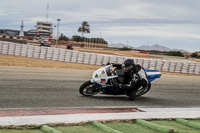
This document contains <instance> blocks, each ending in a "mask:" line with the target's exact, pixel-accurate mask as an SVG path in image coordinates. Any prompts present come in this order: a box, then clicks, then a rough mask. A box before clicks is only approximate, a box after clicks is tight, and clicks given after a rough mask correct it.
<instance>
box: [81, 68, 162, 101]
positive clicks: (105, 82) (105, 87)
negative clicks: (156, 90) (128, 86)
mask: <svg viewBox="0 0 200 133" xmlns="http://www.w3.org/2000/svg"><path fill="white" fill-rule="evenodd" d="M145 72H146V74H147V77H148V80H149V84H148V86H147V87H145V88H144V87H143V86H141V87H139V89H137V92H136V97H139V96H142V95H144V94H145V93H147V92H148V91H149V90H150V88H151V82H152V81H153V80H155V79H157V78H159V77H160V76H161V73H160V71H158V70H148V69H145ZM123 75H124V71H123V69H122V68H116V67H114V66H113V64H110V65H106V66H104V67H101V68H99V69H98V70H96V71H95V72H94V73H93V75H92V79H91V80H88V81H86V82H84V83H83V84H82V85H81V86H80V88H79V92H80V93H81V94H82V95H83V96H92V95H95V94H98V93H99V94H108V95H127V93H126V90H125V89H123V88H114V86H113V84H112V83H113V82H118V83H119V84H123V83H124V76H123ZM128 96H129V94H128ZM129 99H130V100H134V99H132V98H131V97H130V96H129Z"/></svg>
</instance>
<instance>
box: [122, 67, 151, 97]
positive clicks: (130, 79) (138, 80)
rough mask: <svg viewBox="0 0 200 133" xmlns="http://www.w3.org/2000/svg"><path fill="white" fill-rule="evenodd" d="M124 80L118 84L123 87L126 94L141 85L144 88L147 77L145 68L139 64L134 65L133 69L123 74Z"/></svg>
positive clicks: (146, 83)
mask: <svg viewBox="0 0 200 133" xmlns="http://www.w3.org/2000/svg"><path fill="white" fill-rule="evenodd" d="M124 78H125V82H124V84H121V85H119V86H120V87H121V88H123V89H125V90H126V92H127V94H129V93H130V92H131V91H132V90H137V89H139V88H140V87H141V86H143V87H144V88H145V87H146V86H147V85H148V83H149V81H148V77H147V75H146V72H145V70H144V69H143V68H142V66H140V65H139V64H137V65H134V71H133V72H130V73H125V74H124Z"/></svg>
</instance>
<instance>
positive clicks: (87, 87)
mask: <svg viewBox="0 0 200 133" xmlns="http://www.w3.org/2000/svg"><path fill="white" fill-rule="evenodd" d="M100 88H101V87H100V86H99V85H95V84H94V83H92V82H91V81H90V80H89V81H86V82H85V83H83V84H82V85H81V86H80V88H79V92H80V93H81V94H82V95H83V96H93V95H95V94H97V93H99V92H100Z"/></svg>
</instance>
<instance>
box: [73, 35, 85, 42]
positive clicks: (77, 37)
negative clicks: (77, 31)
mask: <svg viewBox="0 0 200 133" xmlns="http://www.w3.org/2000/svg"><path fill="white" fill-rule="evenodd" d="M71 40H72V41H77V42H81V41H82V37H81V36H77V35H74V36H72V39H71Z"/></svg>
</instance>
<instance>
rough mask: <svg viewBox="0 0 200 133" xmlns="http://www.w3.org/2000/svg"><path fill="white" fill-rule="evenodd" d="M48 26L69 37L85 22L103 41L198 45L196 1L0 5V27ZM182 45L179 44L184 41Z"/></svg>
mask: <svg viewBox="0 0 200 133" xmlns="http://www.w3.org/2000/svg"><path fill="white" fill-rule="evenodd" d="M47 3H49V11H48V21H49V22H52V23H53V25H57V19H58V18H59V19H61V22H60V31H61V32H62V33H64V34H65V35H66V36H68V37H71V36H72V35H74V34H79V33H78V32H77V30H78V27H79V26H80V25H81V23H82V21H88V22H89V24H90V28H91V34H86V35H85V36H88V37H95V36H96V37H99V36H100V32H101V36H102V37H104V38H105V39H107V41H108V42H111V41H112V42H116V41H118V42H126V41H128V42H129V43H131V42H137V44H143V43H146V42H148V43H151V44H154V43H158V44H159V43H162V44H166V45H169V46H172V45H171V44H173V46H175V44H176V43H177V44H178V43H180V44H182V45H184V46H185V47H188V48H190V47H189V46H188V44H190V46H196V44H199V42H198V41H199V38H200V37H199V35H200V31H199V30H198V29H199V28H200V20H199V18H200V7H199V5H200V1H199V0H190V1H188V0H166V1H164V0H162V1H161V0H125V1H124V0H117V1H116V0H109V1H106V0H101V1H94V0H71V1H65V0H34V1H33V0H19V1H16V0H1V4H0V28H14V29H19V27H20V24H21V20H24V25H25V27H24V29H25V30H29V29H32V28H35V27H34V26H35V25H36V22H37V21H46V13H47ZM183 40H184V41H183ZM134 45H135V43H134Z"/></svg>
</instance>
